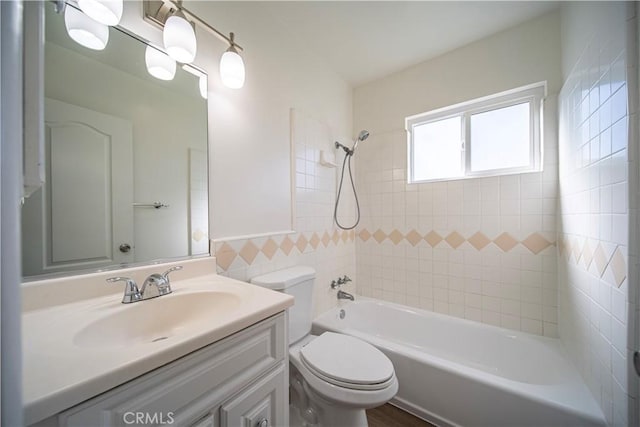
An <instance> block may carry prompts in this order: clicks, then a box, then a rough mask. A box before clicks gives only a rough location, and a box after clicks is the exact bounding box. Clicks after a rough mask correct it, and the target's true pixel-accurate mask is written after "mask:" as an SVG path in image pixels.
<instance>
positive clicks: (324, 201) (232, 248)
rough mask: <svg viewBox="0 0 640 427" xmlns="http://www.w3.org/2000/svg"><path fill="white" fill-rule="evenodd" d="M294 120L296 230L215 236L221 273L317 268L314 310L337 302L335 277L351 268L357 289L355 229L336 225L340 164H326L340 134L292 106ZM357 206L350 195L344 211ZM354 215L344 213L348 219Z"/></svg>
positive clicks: (245, 276)
mask: <svg viewBox="0 0 640 427" xmlns="http://www.w3.org/2000/svg"><path fill="white" fill-rule="evenodd" d="M291 126H292V128H291V132H292V133H291V138H292V152H291V159H292V171H294V172H295V173H294V174H293V176H292V181H293V182H294V187H295V188H294V190H293V192H294V195H293V198H294V206H295V210H294V221H295V223H294V224H293V229H294V230H296V232H295V233H288V234H278V235H271V236H257V237H247V238H240V239H226V240H220V241H215V242H214V246H215V256H216V261H217V264H218V273H219V274H223V275H227V276H230V277H233V278H235V279H238V280H243V281H249V280H250V279H251V278H252V277H255V276H258V275H260V274H264V273H268V272H271V271H275V270H280V269H282V268H287V267H291V266H294V265H307V266H310V267H313V268H315V270H316V283H315V293H314V310H315V313H316V314H319V313H322V312H323V311H326V310H328V309H330V308H331V307H333V306H335V305H336V291H335V290H332V289H331V288H330V286H329V284H330V283H331V281H332V280H334V279H336V278H338V277H341V276H343V275H345V274H347V275H348V276H349V277H350V278H351V279H352V280H353V282H351V283H350V284H347V285H345V286H344V287H343V289H344V290H346V291H347V292H355V290H354V285H353V283H355V279H356V271H355V270H356V269H355V242H354V240H355V233H354V232H353V231H343V230H339V229H337V228H336V227H335V226H334V224H333V208H334V201H335V194H336V189H335V187H336V172H337V169H336V168H334V167H326V166H323V165H321V164H320V152H321V151H324V152H325V153H327V154H329V155H332V154H334V153H335V152H336V150H335V146H334V141H335V140H336V138H335V135H332V132H331V130H330V128H329V127H328V126H327V125H326V124H325V123H323V122H322V121H321V120H318V119H315V118H313V117H311V116H309V115H307V114H305V113H303V112H301V111H298V110H292V112H291ZM352 207H353V206H352V202H350V201H349V198H345V205H344V209H342V210H341V212H351V211H352ZM341 218H342V217H341ZM352 219H353V218H352V215H345V216H344V220H345V222H347V223H348V222H350V221H351V220H352Z"/></svg>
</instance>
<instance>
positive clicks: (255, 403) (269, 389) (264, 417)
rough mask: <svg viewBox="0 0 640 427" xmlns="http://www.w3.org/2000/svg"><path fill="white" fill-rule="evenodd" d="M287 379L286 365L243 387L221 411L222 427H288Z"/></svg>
mask: <svg viewBox="0 0 640 427" xmlns="http://www.w3.org/2000/svg"><path fill="white" fill-rule="evenodd" d="M287 382H288V378H287V371H286V367H285V366H280V367H279V368H278V369H276V370H274V371H272V372H271V373H269V374H267V375H266V376H264V377H263V378H262V379H260V380H258V381H256V382H255V383H253V384H251V385H250V386H249V387H247V388H245V389H244V390H243V391H242V392H240V394H238V395H236V396H235V397H234V398H232V399H231V400H229V401H227V402H226V403H225V404H223V405H222V407H221V408H220V420H221V424H220V425H221V427H278V426H286V425H288V419H287V418H288V415H289V402H288V400H289V399H288V396H287V390H288V387H287V386H288V384H287Z"/></svg>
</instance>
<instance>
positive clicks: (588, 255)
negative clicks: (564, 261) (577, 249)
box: [582, 242, 593, 270]
mask: <svg viewBox="0 0 640 427" xmlns="http://www.w3.org/2000/svg"><path fill="white" fill-rule="evenodd" d="M591 261H593V251H592V250H591V246H590V245H589V242H584V248H582V262H584V266H585V268H586V269H587V270H588V269H589V266H590V265H591Z"/></svg>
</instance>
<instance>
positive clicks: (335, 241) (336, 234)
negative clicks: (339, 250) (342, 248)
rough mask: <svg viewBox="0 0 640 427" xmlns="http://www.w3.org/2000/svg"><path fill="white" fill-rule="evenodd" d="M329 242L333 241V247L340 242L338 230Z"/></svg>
mask: <svg viewBox="0 0 640 427" xmlns="http://www.w3.org/2000/svg"><path fill="white" fill-rule="evenodd" d="M331 240H333V244H334V245H337V244H338V240H340V233H338V230H335V231H334V232H333V236H332V237H331Z"/></svg>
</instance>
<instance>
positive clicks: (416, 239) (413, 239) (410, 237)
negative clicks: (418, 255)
mask: <svg viewBox="0 0 640 427" xmlns="http://www.w3.org/2000/svg"><path fill="white" fill-rule="evenodd" d="M405 238H406V239H407V241H408V242H409V243H411V246H415V245H417V244H418V243H420V241H421V240H422V236H421V235H420V233H418V232H417V231H416V230H411V231H410V232H408V233H407V235H406V236H405Z"/></svg>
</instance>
